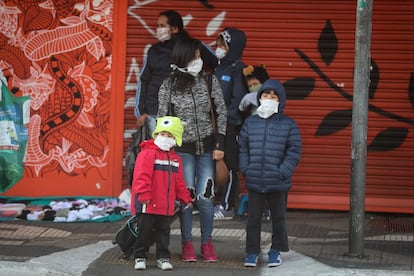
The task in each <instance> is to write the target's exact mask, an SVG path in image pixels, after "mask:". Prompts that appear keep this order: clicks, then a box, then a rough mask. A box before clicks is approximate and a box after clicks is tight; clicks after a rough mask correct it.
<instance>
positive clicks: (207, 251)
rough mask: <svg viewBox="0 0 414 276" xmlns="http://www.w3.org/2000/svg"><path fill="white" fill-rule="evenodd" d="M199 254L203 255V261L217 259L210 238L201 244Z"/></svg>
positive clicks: (214, 260)
mask: <svg viewBox="0 0 414 276" xmlns="http://www.w3.org/2000/svg"><path fill="white" fill-rule="evenodd" d="M201 254H202V255H203V261H204V262H216V261H217V255H216V249H215V248H214V245H213V242H212V241H211V240H209V241H208V242H206V243H203V244H202V245H201Z"/></svg>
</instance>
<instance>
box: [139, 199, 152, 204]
mask: <svg viewBox="0 0 414 276" xmlns="http://www.w3.org/2000/svg"><path fill="white" fill-rule="evenodd" d="M139 203H142V204H148V203H150V200H149V199H148V200H144V201H140V202H139Z"/></svg>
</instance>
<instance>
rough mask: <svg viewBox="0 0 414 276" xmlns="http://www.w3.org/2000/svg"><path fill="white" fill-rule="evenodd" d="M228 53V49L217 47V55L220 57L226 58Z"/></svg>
mask: <svg viewBox="0 0 414 276" xmlns="http://www.w3.org/2000/svg"><path fill="white" fill-rule="evenodd" d="M226 54H227V51H226V50H224V49H223V48H220V47H217V49H216V57H217V58H218V59H222V58H224V57H225V56H226Z"/></svg>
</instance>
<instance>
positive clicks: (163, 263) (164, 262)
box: [157, 258, 173, 270]
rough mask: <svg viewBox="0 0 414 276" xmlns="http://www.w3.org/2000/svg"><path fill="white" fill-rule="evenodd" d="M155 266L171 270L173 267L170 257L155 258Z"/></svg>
mask: <svg viewBox="0 0 414 276" xmlns="http://www.w3.org/2000/svg"><path fill="white" fill-rule="evenodd" d="M157 267H158V268H159V269H161V270H171V269H173V266H172V264H171V263H170V259H167V258H161V259H158V260H157Z"/></svg>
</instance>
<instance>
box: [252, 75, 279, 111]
mask: <svg viewBox="0 0 414 276" xmlns="http://www.w3.org/2000/svg"><path fill="white" fill-rule="evenodd" d="M268 89H273V90H274V91H275V92H276V93H277V95H278V96H279V113H283V110H284V109H285V106H286V91H285V88H284V87H283V84H282V83H281V82H280V81H278V80H272V79H269V80H266V81H265V82H264V83H263V84H262V86H261V87H260V89H259V91H258V92H257V102H258V104H259V105H260V97H261V96H262V93H263V91H265V90H268Z"/></svg>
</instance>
